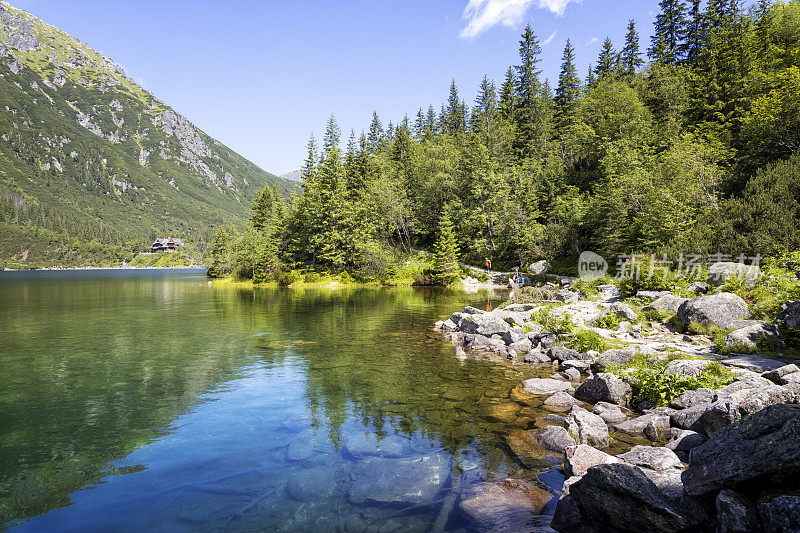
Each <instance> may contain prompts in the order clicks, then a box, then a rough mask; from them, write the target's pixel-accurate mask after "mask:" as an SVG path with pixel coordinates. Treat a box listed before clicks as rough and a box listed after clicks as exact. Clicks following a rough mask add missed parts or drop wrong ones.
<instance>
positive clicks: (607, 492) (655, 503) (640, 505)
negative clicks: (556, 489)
mask: <svg viewBox="0 0 800 533" xmlns="http://www.w3.org/2000/svg"><path fill="white" fill-rule="evenodd" d="M570 496H571V497H572V498H573V499H574V500H575V501H576V502H577V504H578V507H579V509H580V511H581V514H582V516H583V517H585V518H586V519H587V520H588V521H594V522H597V523H600V524H613V525H614V528H616V529H618V530H620V531H647V532H663V533H672V532H676V533H677V532H679V531H683V530H685V529H686V528H687V526H688V525H689V522H688V521H687V519H686V518H685V517H684V516H682V515H681V513H680V510H679V509H678V508H677V507H676V506H675V505H674V504H673V503H672V502H670V501H669V500H668V499H667V498H666V497H665V496H664V494H663V493H662V492H661V491H660V490H659V489H658V487H656V486H655V485H654V484H653V482H652V481H650V480H649V479H648V478H647V476H645V475H644V473H642V471H641V470H640V469H638V468H637V467H635V466H632V465H628V464H605V465H600V466H597V467H595V468H592V469H590V470H589V471H588V472H587V473H586V475H585V476H583V477H582V478H581V479H580V480H578V481H577V482H575V483H574V484H573V485H572V486H571V487H570Z"/></svg>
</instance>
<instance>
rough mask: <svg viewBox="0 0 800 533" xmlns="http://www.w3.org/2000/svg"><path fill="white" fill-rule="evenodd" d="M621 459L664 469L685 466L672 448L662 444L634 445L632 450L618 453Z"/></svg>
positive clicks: (650, 467) (658, 469)
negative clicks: (664, 446)
mask: <svg viewBox="0 0 800 533" xmlns="http://www.w3.org/2000/svg"><path fill="white" fill-rule="evenodd" d="M617 457H619V458H620V459H622V460H623V461H625V462H626V463H630V464H632V465H636V466H641V467H643V468H649V469H650V470H656V471H662V470H668V469H670V468H683V463H682V462H681V460H680V459H678V456H677V455H675V452H673V451H672V450H670V449H667V448H661V447H660V446H634V447H633V448H631V450H630V451H628V452H626V453H623V454H622V455H618V456H617Z"/></svg>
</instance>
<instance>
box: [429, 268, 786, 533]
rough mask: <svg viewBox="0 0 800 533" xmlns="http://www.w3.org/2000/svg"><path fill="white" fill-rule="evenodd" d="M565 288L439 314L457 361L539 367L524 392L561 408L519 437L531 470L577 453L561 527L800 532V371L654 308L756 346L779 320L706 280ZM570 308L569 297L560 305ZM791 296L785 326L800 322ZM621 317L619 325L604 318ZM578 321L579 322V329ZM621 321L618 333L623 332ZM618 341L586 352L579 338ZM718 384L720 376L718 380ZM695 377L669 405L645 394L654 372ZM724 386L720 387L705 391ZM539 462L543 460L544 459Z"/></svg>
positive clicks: (669, 378)
mask: <svg viewBox="0 0 800 533" xmlns="http://www.w3.org/2000/svg"><path fill="white" fill-rule="evenodd" d="M564 285H565V287H564V288H559V287H551V290H550V292H549V294H550V296H551V297H552V301H551V302H546V303H538V302H537V303H525V304H511V305H507V306H505V307H503V308H499V309H496V310H494V311H489V312H486V311H481V310H478V309H475V308H472V307H468V308H466V309H464V310H463V311H461V312H456V313H454V314H453V315H452V316H451V317H450V318H448V319H447V320H444V321H441V322H438V323H437V324H436V328H437V329H439V330H441V331H442V332H443V334H444V335H445V336H446V337H447V338H448V339H450V340H451V341H452V342H453V344H454V347H455V353H456V356H457V357H460V358H464V357H468V354H469V356H479V357H480V356H490V357H494V358H498V357H499V358H503V359H508V360H510V361H511V362H513V363H514V364H525V365H537V366H539V367H541V368H542V369H543V370H545V369H546V370H547V373H549V371H550V369H552V372H553V374H552V375H551V376H550V377H543V378H536V379H529V380H527V381H525V382H524V383H522V384H520V386H519V387H517V388H516V389H515V390H514V391H512V394H511V400H512V401H514V402H517V403H519V404H521V405H522V406H526V405H527V406H531V405H535V406H537V407H540V408H542V409H544V410H545V412H548V411H549V414H547V415H544V416H541V417H539V418H538V419H537V420H535V421H533V420H532V421H531V424H530V427H529V429H525V430H520V431H516V432H514V433H513V434H511V435H507V436H506V443H507V444H508V446H509V448H510V449H511V450H512V452H513V453H514V455H515V456H516V457H517V458H518V459H519V461H520V462H521V463H522V464H527V463H528V460H529V458H534V459H535V458H541V457H542V456H546V455H547V454H550V455H551V456H552V455H556V456H560V457H561V458H563V466H562V468H563V471H564V475H565V478H566V481H565V482H564V485H563V487H562V490H561V491H560V494H556V496H557V497H558V498H559V499H558V504H557V507H556V511H555V515H554V517H553V520H552V524H551V527H552V528H553V529H555V530H556V531H559V532H562V533H571V532H576V533H577V532H587V533H588V532H598V533H600V532H615V531H658V532H680V531H709V532H710V531H719V532H738V531H770V532H772V531H775V532H789V531H793V532H797V531H800V405H798V404H800V367H798V366H797V365H795V364H790V363H789V362H787V361H781V360H778V359H768V358H763V357H759V356H755V355H749V354H738V355H737V354H729V355H727V356H726V355H721V354H718V353H716V350H715V347H714V345H713V343H712V342H711V341H710V340H709V339H708V338H707V337H704V336H702V335H686V334H685V333H681V332H679V331H677V330H676V329H675V328H674V327H670V326H668V325H666V324H663V323H661V322H659V321H657V320H649V319H647V318H646V317H645V316H644V315H647V316H653V313H652V312H651V313H649V314H648V313H647V310H648V309H649V310H655V311H658V310H669V311H672V312H674V313H675V315H676V316H677V318H678V319H679V320H680V321H681V322H683V324H684V325H690V324H700V325H713V326H717V327H720V328H723V327H724V328H727V330H731V329H734V328H735V330H734V331H731V332H730V333H728V334H727V335H726V336H725V341H724V342H725V346H728V347H730V348H731V349H732V350H735V349H737V348H741V349H742V350H745V351H751V352H752V351H756V349H757V347H758V346H760V345H761V343H762V342H763V341H761V340H759V339H768V340H769V342H770V343H772V345H773V346H780V345H781V344H782V339H781V334H780V331H779V328H778V327H777V326H776V325H773V324H766V323H761V322H757V321H751V320H749V318H750V312H749V309H748V306H747V304H746V302H744V300H742V299H741V298H739V297H738V296H736V295H734V294H731V293H727V292H717V293H715V294H703V293H705V292H707V291H708V289H709V287H708V286H707V285H706V284H694V285H695V287H691V286H690V287H689V289H693V290H697V292H698V295H697V297H695V298H681V297H678V296H675V295H672V294H669V293H663V292H660V293H653V292H651V293H647V292H640V293H639V294H637V295H636V296H637V298H636V299H635V301H637V302H639V303H641V302H643V301H649V303H647V304H646V305H643V306H641V307H640V308H638V309H635V308H634V307H637V306H632V305H629V304H627V303H624V302H622V301H621V297H620V294H619V291H618V290H617V289H616V287H614V286H611V285H607V286H600V287H598V289H599V294H597V295H596V296H594V297H593V298H591V299H588V298H586V297H581V296H580V295H579V294H578V293H577V292H575V291H572V290H570V289H569V288H566V285H567V284H566V283H564ZM555 302H557V303H555ZM799 307H800V304H798V302H788V303H786V304H785V305H784V306H783V311H782V313H781V321H782V323H796V322H797V318H798V316H797V315H798V308H799ZM608 316H611V317H613V319H608V318H607V319H604V318H603V317H608ZM565 325H568V326H569V327H565ZM614 326H616V327H614ZM582 336H588V337H590V338H592V339H598V338H599V339H602V341H603V342H604V343H605V344H606V345H607V346H611V347H610V348H609V349H606V350H603V351H602V352H600V351H597V350H580V349H572V348H570V347H569V346H573V347H575V346H576V345H578V344H580V343H579V342H577V343H576V342H575V341H574V339H576V338H578V339H580V338H582ZM712 370H713V376H714V380H711V379H708V377H709V376H711V375H712V372H711V371H712ZM656 378H658V379H664V381H665V382H666V383H672V382H676V383H689V384H690V386H687V387H685V388H686V390H683V391H682V392H680V394H677V395H675V396H674V397H668V398H669V399H668V401H664V402H659V403H662V404H665V405H656V404H654V403H653V401H648V400H645V401H643V400H642V395H641V392H642V391H643V390H645V388H646V387H648V386H649V381H650V380H653V379H656ZM692 384H695V385H704V384H713V385H714V386H692ZM534 462H535V461H533V460H531V461H530V463H531V464H533V463H534Z"/></svg>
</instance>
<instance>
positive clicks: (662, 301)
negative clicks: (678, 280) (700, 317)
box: [642, 294, 689, 313]
mask: <svg viewBox="0 0 800 533" xmlns="http://www.w3.org/2000/svg"><path fill="white" fill-rule="evenodd" d="M688 300H689V299H688V298H681V297H679V296H675V295H674V294H664V295H663V296H659V297H658V298H657V299H655V300H654V301H652V302H650V303H649V304H647V305H646V306H644V307H643V308H642V310H643V311H672V312H673V313H677V312H678V308H680V306H681V305H682V304H683V303H684V302H686V301H688Z"/></svg>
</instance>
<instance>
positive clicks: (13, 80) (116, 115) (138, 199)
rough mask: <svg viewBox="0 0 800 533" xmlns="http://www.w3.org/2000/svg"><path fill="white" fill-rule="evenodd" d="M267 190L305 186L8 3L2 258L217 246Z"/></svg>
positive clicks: (80, 257) (75, 257)
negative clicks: (158, 240)
mask: <svg viewBox="0 0 800 533" xmlns="http://www.w3.org/2000/svg"><path fill="white" fill-rule="evenodd" d="M265 184H270V185H271V186H277V187H279V188H281V189H282V190H283V192H284V194H286V195H287V196H288V194H289V193H290V192H291V191H293V190H295V189H296V188H297V183H295V182H292V181H289V180H284V179H281V178H278V177H276V176H274V175H272V174H270V173H268V172H265V171H264V170H262V169H260V168H259V167H258V166H256V165H255V164H253V163H251V162H250V161H248V160H247V159H245V158H243V157H242V156H240V155H238V154H237V153H236V152H234V151H233V150H231V149H230V148H228V147H226V146H224V145H223V144H222V143H220V142H219V141H216V140H215V139H213V138H212V137H210V136H209V135H207V134H206V133H204V132H203V131H201V130H199V129H198V128H196V127H195V126H194V125H193V124H192V123H191V122H190V121H189V120H187V119H186V118H185V117H183V116H181V115H180V114H179V113H177V112H175V110H173V109H172V108H171V107H169V106H168V105H167V104H165V103H164V102H162V101H160V100H158V99H157V98H156V97H155V96H153V95H152V94H151V93H150V92H148V91H147V90H145V89H143V88H142V87H140V86H139V85H138V84H137V83H136V82H134V81H133V80H132V79H131V78H130V77H129V76H127V75H126V73H125V71H124V70H123V69H122V68H121V67H120V66H119V65H117V64H116V63H114V62H113V61H112V60H111V59H110V58H109V57H106V56H103V55H101V54H99V53H97V52H96V51H94V50H92V49H91V48H90V47H89V46H88V45H86V44H85V43H82V42H81V41H79V40H78V39H76V38H74V37H71V36H70V35H68V34H66V33H65V32H63V31H61V30H59V29H58V28H55V27H53V26H50V25H49V24H46V23H44V22H42V21H41V20H39V19H38V18H36V17H34V16H33V15H31V14H29V13H27V12H25V11H23V10H21V9H18V8H16V7H14V6H12V5H10V4H8V3H7V2H4V1H0V262H2V261H3V260H10V261H16V262H23V263H24V262H25V261H28V262H29V263H30V262H39V263H47V262H56V263H58V262H62V263H63V262H64V261H67V262H71V263H80V262H91V261H92V257H93V256H94V258H95V259H97V258H98V257H106V258H107V259H109V260H116V258H118V256H119V255H120V253H122V252H124V251H127V250H133V249H137V248H141V247H142V244H144V243H146V242H147V241H148V240H149V239H151V238H153V237H154V236H174V237H181V238H183V239H184V240H188V241H197V242H199V241H207V240H208V239H209V238H210V236H211V235H212V234H213V232H214V230H215V228H216V227H218V226H221V225H224V224H240V223H242V222H243V221H244V220H245V218H246V216H247V213H248V210H249V207H250V202H251V200H252V198H253V197H254V196H255V194H256V193H257V192H258V191H259V190H260V189H261V188H262V187H263V186H264V185H265ZM109 250H116V252H114V253H110V252H109ZM114 254H116V256H115V255H114ZM0 266H2V265H0Z"/></svg>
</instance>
